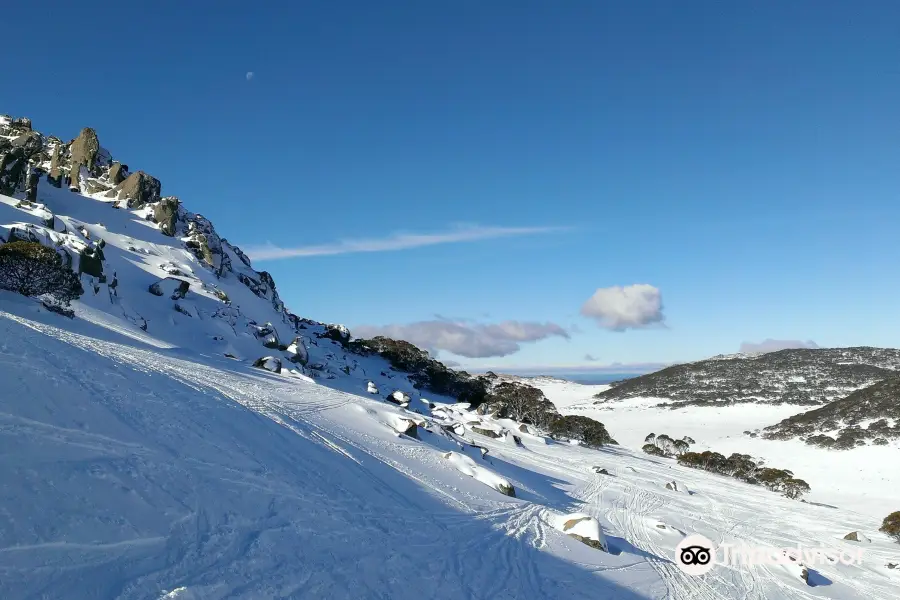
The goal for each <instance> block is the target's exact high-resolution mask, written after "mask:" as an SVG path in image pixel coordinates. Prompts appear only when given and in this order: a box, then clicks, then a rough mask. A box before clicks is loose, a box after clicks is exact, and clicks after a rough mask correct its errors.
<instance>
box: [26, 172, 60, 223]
mask: <svg viewBox="0 0 900 600" xmlns="http://www.w3.org/2000/svg"><path fill="white" fill-rule="evenodd" d="M43 174H44V171H42V170H41V169H37V168H34V167H30V168H29V169H28V174H27V175H26V176H25V200H27V201H28V202H37V193H38V182H39V181H40V180H41V175H43ZM44 225H46V226H47V227H50V228H51V229H52V228H53V220H52V219H51V221H50V223H49V224H48V223H44Z"/></svg>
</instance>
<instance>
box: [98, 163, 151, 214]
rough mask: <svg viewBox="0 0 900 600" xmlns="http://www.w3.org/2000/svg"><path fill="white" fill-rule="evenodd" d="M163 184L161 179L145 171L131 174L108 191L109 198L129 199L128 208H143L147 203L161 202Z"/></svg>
mask: <svg viewBox="0 0 900 600" xmlns="http://www.w3.org/2000/svg"><path fill="white" fill-rule="evenodd" d="M161 189H162V184H160V183H159V179H157V178H156V177H151V176H150V175H147V174H146V173H144V172H143V171H137V172H136V173H132V174H131V175H129V176H128V177H127V178H126V179H125V180H124V181H123V182H121V183H120V184H118V185H117V186H116V187H115V188H113V189H112V190H110V191H109V192H107V193H106V196H107V197H108V198H117V199H118V200H125V201H127V206H128V208H141V207H143V206H144V205H145V204H151V203H153V202H159V194H160V191H161Z"/></svg>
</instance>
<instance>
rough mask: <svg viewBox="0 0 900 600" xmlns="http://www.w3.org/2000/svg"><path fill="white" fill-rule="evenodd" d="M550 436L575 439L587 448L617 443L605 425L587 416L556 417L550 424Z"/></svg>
mask: <svg viewBox="0 0 900 600" xmlns="http://www.w3.org/2000/svg"><path fill="white" fill-rule="evenodd" d="M550 436H551V437H553V438H554V439H563V440H576V441H579V442H581V443H582V444H583V445H585V446H588V447H589V448H601V447H603V446H605V445H607V444H618V442H617V441H616V440H614V439H613V437H612V436H611V435H609V432H607V431H606V426H605V425H604V424H603V423H601V422H600V421H595V420H594V419H590V418H588V417H581V416H573V415H565V416H560V417H557V418H556V419H554V420H553V422H552V423H551V424H550Z"/></svg>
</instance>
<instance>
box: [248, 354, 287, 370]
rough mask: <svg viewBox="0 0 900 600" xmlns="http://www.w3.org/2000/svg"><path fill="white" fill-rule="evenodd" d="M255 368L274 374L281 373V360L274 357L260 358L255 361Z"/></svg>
mask: <svg viewBox="0 0 900 600" xmlns="http://www.w3.org/2000/svg"><path fill="white" fill-rule="evenodd" d="M253 366H254V367H257V368H259V369H265V370H266V371H272V372H273V373H281V359H280V358H277V357H274V356H263V357H262V358H258V359H256V361H254V363H253Z"/></svg>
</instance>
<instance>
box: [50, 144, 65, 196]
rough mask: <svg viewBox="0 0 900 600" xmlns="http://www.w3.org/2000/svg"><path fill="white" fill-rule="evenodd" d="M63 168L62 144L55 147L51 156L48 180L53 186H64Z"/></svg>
mask: <svg viewBox="0 0 900 600" xmlns="http://www.w3.org/2000/svg"><path fill="white" fill-rule="evenodd" d="M62 180H63V169H62V155H61V152H60V146H58V145H57V146H54V147H53V155H52V156H51V157H50V173H49V174H48V175H47V181H48V182H50V185H52V186H53V187H62Z"/></svg>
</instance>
